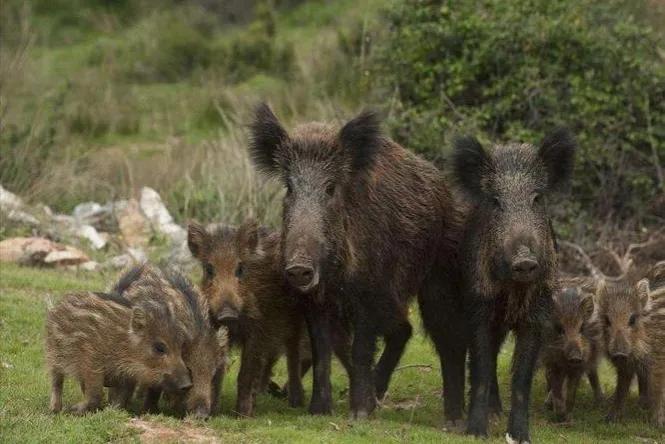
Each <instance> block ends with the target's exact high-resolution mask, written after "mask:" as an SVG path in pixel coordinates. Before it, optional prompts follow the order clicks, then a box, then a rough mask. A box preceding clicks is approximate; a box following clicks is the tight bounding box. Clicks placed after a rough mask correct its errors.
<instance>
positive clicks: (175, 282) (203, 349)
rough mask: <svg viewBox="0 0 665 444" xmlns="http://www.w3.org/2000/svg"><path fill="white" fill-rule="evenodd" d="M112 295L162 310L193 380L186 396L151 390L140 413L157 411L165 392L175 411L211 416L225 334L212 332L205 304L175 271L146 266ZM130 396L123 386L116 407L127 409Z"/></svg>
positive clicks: (128, 388) (130, 274)
mask: <svg viewBox="0 0 665 444" xmlns="http://www.w3.org/2000/svg"><path fill="white" fill-rule="evenodd" d="M113 292H114V293H115V294H118V295H121V296H122V297H124V298H126V299H128V300H129V301H130V302H132V303H134V304H136V303H141V302H145V301H153V302H155V303H162V304H166V305H167V306H168V307H169V309H170V310H171V311H172V312H173V313H174V316H175V319H176V320H177V322H178V325H179V328H180V329H181V330H182V331H183V332H184V335H185V342H184V344H183V359H184V361H185V365H186V366H187V368H188V370H189V372H190V375H191V379H192V387H191V388H190V389H189V390H188V391H187V393H179V392H173V390H169V387H164V386H152V387H149V388H147V391H146V393H145V398H144V406H143V407H144V409H145V410H148V411H156V410H157V404H158V401H159V398H160V395H161V392H162V390H163V389H166V391H167V393H168V394H169V395H170V398H171V399H172V401H173V402H174V404H176V407H177V408H178V410H184V411H186V412H187V413H190V414H193V415H194V416H197V417H199V418H207V417H208V416H210V414H211V413H214V412H215V410H216V407H217V403H218V399H219V391H220V385H221V381H222V378H223V376H224V372H225V364H226V360H227V344H226V342H227V335H226V331H225V330H226V329H224V328H222V329H220V331H218V330H217V329H215V328H213V326H212V324H211V322H210V319H209V317H208V313H209V310H208V305H207V301H206V299H205V298H204V297H203V296H202V295H201V294H200V293H199V292H198V291H197V290H196V289H195V288H194V287H193V286H192V284H191V283H190V282H189V281H188V280H187V279H186V278H185V277H183V276H182V275H180V274H179V273H177V272H175V271H174V270H161V269H159V268H156V267H153V266H150V265H147V264H146V265H142V266H138V267H135V268H133V269H132V270H130V271H129V272H127V273H126V274H125V276H124V277H123V279H121V280H120V282H119V283H118V284H117V285H116V287H115V288H114V289H113ZM132 391H133V387H132V386H131V384H129V385H127V386H126V387H125V388H124V393H123V395H122V396H123V399H122V400H121V401H120V402H118V403H119V404H121V405H122V404H123V403H126V399H127V398H128V395H129V394H131V392H132Z"/></svg>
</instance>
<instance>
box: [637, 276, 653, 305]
mask: <svg viewBox="0 0 665 444" xmlns="http://www.w3.org/2000/svg"><path fill="white" fill-rule="evenodd" d="M635 287H636V288H637V296H638V297H639V298H640V304H641V305H642V307H643V308H644V307H648V306H649V305H650V304H651V295H650V294H649V293H650V292H649V280H648V279H642V280H641V281H639V282H638V283H637V284H636V286H635Z"/></svg>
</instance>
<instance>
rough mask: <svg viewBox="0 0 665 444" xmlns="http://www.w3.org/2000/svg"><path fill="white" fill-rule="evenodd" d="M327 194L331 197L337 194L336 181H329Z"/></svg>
mask: <svg viewBox="0 0 665 444" xmlns="http://www.w3.org/2000/svg"><path fill="white" fill-rule="evenodd" d="M326 194H327V195H328V196H330V197H332V196H333V195H334V194H335V184H334V183H329V184H328V185H327V186H326Z"/></svg>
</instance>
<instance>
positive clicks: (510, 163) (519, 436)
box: [453, 131, 575, 442]
mask: <svg viewBox="0 0 665 444" xmlns="http://www.w3.org/2000/svg"><path fill="white" fill-rule="evenodd" d="M574 152H575V143H574V141H573V140H572V138H571V137H570V135H568V133H567V132H565V131H556V132H554V133H552V134H551V135H549V136H547V137H546V138H545V139H544V140H543V142H542V143H541V145H540V146H539V147H534V146H533V145H529V144H509V145H497V146H495V147H494V148H493V149H492V150H490V151H487V150H485V148H483V146H482V145H481V144H480V143H479V142H478V141H477V140H476V139H473V138H462V139H458V140H457V142H456V146H455V152H454V156H453V167H454V175H455V178H456V179H457V181H458V183H459V184H460V185H461V188H462V190H463V191H464V193H465V195H466V197H467V200H468V203H469V205H470V208H469V210H468V211H467V214H466V219H465V227H464V234H463V237H462V243H461V247H460V249H461V253H460V254H461V263H462V270H463V276H464V292H463V294H464V301H465V303H464V308H465V312H466V317H467V320H468V322H469V328H470V329H471V331H470V338H471V340H470V353H471V359H470V369H471V399H470V404H471V406H470V410H469V423H468V427H467V432H468V433H471V434H474V435H486V434H487V424H488V414H489V411H490V410H494V411H500V410H501V404H500V401H499V397H498V384H497V381H496V357H497V354H498V352H499V349H500V347H501V344H502V343H503V340H504V338H505V336H506V334H507V332H508V331H510V330H512V331H513V332H514V333H515V336H516V345H515V351H514V355H513V363H514V366H513V375H512V396H511V404H512V406H511V412H510V417H509V420H508V435H509V436H510V437H511V439H514V440H516V441H517V442H523V441H529V415H528V409H529V398H530V391H531V382H532V379H533V373H534V370H535V366H536V363H537V359H538V354H539V350H540V346H541V343H542V340H543V331H544V329H545V326H546V325H547V324H548V323H549V318H550V313H551V311H552V304H553V301H552V294H553V292H554V291H555V290H556V288H557V279H556V277H557V257H556V251H555V249H556V239H555V237H554V232H553V230H552V226H551V222H550V219H549V212H548V207H547V201H546V199H547V197H548V194H550V193H551V192H553V191H556V190H558V189H561V188H562V187H563V186H564V185H565V183H566V182H567V180H568V178H569V176H570V174H571V171H572V163H573V156H574Z"/></svg>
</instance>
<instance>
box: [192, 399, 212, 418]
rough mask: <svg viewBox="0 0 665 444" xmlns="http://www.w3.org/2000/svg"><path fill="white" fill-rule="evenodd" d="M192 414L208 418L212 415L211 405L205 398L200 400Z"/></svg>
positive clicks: (196, 416)
mask: <svg viewBox="0 0 665 444" xmlns="http://www.w3.org/2000/svg"><path fill="white" fill-rule="evenodd" d="M190 414H191V415H192V416H193V417H194V418H196V419H208V418H209V417H210V406H208V405H206V402H205V401H203V400H200V401H198V402H197V403H196V404H195V406H194V408H193V409H192V410H191V411H190Z"/></svg>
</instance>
